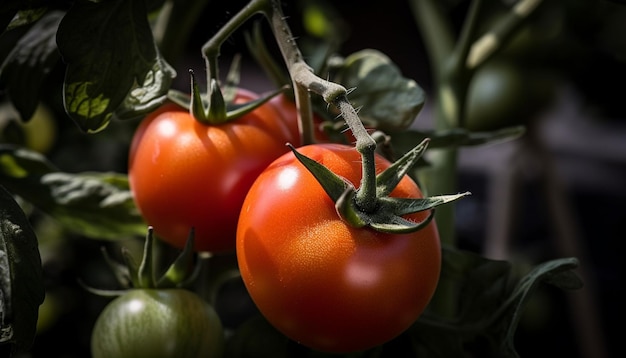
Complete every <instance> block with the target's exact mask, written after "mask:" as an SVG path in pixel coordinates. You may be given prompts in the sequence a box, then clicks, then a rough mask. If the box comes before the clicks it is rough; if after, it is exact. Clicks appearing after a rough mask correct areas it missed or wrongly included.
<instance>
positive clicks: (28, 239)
mask: <svg viewBox="0 0 626 358" xmlns="http://www.w3.org/2000/svg"><path fill="white" fill-rule="evenodd" d="M44 296H45V291H44V286H43V275H42V268H41V257H40V256H39V247H38V243H37V237H36V236H35V233H34V231H33V229H32V228H31V226H30V223H29V221H28V218H27V217H26V215H25V214H24V212H23V211H22V209H21V208H20V206H19V205H18V204H17V203H16V202H15V200H14V199H13V196H12V195H11V194H10V193H9V192H8V191H7V190H6V189H5V188H4V187H2V186H0V344H4V343H8V342H9V343H12V344H13V345H14V348H15V350H17V351H26V350H28V349H29V348H30V346H31V345H32V343H33V339H34V338H35V332H36V328H37V317H38V315H39V305H41V303H42V302H43V299H44Z"/></svg>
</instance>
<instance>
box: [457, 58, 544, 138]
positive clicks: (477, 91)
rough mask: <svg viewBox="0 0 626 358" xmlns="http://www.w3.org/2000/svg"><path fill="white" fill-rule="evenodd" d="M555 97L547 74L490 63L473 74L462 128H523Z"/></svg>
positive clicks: (541, 71)
mask: <svg viewBox="0 0 626 358" xmlns="http://www.w3.org/2000/svg"><path fill="white" fill-rule="evenodd" d="M555 95H556V82H555V79H554V78H553V76H552V75H550V74H549V73H548V72H547V70H542V69H539V68H534V67H527V66H523V65H521V64H515V63H512V62H508V61H502V60H494V61H491V62H489V63H486V64H485V65H484V66H483V67H481V68H479V69H478V70H477V71H476V74H475V75H474V77H473V78H472V81H471V83H470V86H469V89H468V95H467V104H466V120H465V127H466V128H467V129H469V130H473V131H489V130H496V129H500V128H504V127H507V126H514V125H527V124H529V122H530V121H532V120H533V119H535V117H536V116H537V115H538V114H539V113H541V111H543V110H545V109H546V108H547V107H548V105H549V104H550V103H552V101H553V100H554V98H555Z"/></svg>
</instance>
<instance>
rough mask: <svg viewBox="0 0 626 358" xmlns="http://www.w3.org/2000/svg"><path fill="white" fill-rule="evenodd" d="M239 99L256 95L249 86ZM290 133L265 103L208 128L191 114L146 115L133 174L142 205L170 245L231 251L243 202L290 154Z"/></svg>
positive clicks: (136, 142)
mask: <svg viewBox="0 0 626 358" xmlns="http://www.w3.org/2000/svg"><path fill="white" fill-rule="evenodd" d="M240 93H241V95H240V96H239V97H238V98H237V99H236V100H235V102H236V103H239V102H243V101H247V100H248V99H249V98H250V97H251V96H252V94H250V93H249V92H248V91H241V92H240ZM289 140H291V137H290V133H289V130H288V129H287V127H286V126H285V125H284V124H283V123H282V121H281V120H280V115H279V114H278V113H277V112H276V111H275V110H274V108H273V106H271V105H268V104H264V105H262V106H260V107H258V108H256V109H255V110H253V111H252V112H249V113H248V114H246V115H244V116H242V117H241V118H238V119H236V120H234V121H231V122H227V123H223V124H219V125H205V124H202V123H200V122H199V121H197V120H196V119H195V118H194V117H193V116H192V115H190V114H189V113H188V112H184V111H181V110H178V109H174V110H170V111H164V112H163V113H160V114H158V115H156V116H155V117H149V118H147V119H146V122H145V124H143V123H142V125H140V127H139V128H138V130H137V134H136V136H135V139H134V140H133V144H132V145H131V151H130V157H129V168H128V177H129V181H130V186H131V189H132V191H133V195H134V199H135V202H136V204H137V207H138V208H139V210H140V211H141V214H142V215H143V216H144V217H145V219H146V220H147V221H148V222H149V223H150V224H151V225H153V226H154V228H155V233H156V234H157V235H158V236H159V237H161V238H162V239H163V240H165V241H166V242H168V243H170V244H172V245H174V246H177V247H182V245H183V244H184V243H185V240H186V238H187V233H188V232H189V229H190V228H191V227H194V228H195V230H196V246H195V247H196V249H197V250H200V251H229V250H234V248H235V230H236V225H237V218H238V215H239V211H240V208H241V203H242V202H243V200H244V197H245V195H246V193H247V191H248V188H249V187H250V186H251V185H252V182H253V181H254V179H255V178H256V176H257V175H258V174H259V173H260V172H261V171H262V170H263V169H264V168H265V167H266V166H267V165H268V164H269V163H271V162H272V161H273V160H274V159H276V158H277V157H279V156H280V155H282V154H283V153H285V152H286V151H287V150H288V148H287V147H286V146H285V143H287V142H288V141H289Z"/></svg>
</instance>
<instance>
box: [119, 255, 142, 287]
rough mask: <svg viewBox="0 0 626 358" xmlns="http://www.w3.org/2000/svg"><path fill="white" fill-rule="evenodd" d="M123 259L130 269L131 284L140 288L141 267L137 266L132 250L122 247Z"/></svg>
mask: <svg viewBox="0 0 626 358" xmlns="http://www.w3.org/2000/svg"><path fill="white" fill-rule="evenodd" d="M122 259H123V260H124V265H126V267H128V275H129V276H130V282H131V284H132V285H133V287H140V286H141V284H140V282H139V266H138V265H137V261H135V258H134V257H133V255H132V254H131V252H130V250H128V248H126V247H122Z"/></svg>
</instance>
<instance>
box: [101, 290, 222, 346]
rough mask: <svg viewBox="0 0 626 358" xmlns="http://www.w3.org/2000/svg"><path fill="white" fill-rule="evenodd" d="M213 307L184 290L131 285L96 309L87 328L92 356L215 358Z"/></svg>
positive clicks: (218, 329)
mask: <svg viewBox="0 0 626 358" xmlns="http://www.w3.org/2000/svg"><path fill="white" fill-rule="evenodd" d="M222 341H223V333H222V326H221V324H220V321H219V318H218V316H217V313H216V312H215V310H214V309H213V308H212V307H211V306H210V305H209V304H208V303H206V302H205V301H204V300H202V299H201V298H200V297H199V296H198V295H197V294H195V293H193V292H191V291H188V290H185V289H131V290H129V291H128V292H126V293H125V294H123V295H121V296H119V297H117V298H115V299H114V300H113V301H111V302H110V303H109V304H108V305H107V306H106V307H105V309H104V311H102V313H101V314H100V316H99V317H98V319H97V321H96V323H95V325H94V327H93V332H92V339H91V352H92V356H93V357H103V358H104V357H120V358H124V357H129V358H130V357H133V358H139V357H154V358H156V357H190V358H191V357H220V356H221V355H220V354H221V350H222V344H223V342H222Z"/></svg>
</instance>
